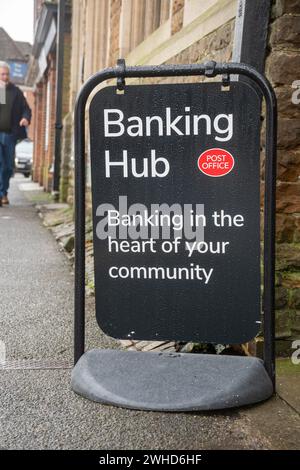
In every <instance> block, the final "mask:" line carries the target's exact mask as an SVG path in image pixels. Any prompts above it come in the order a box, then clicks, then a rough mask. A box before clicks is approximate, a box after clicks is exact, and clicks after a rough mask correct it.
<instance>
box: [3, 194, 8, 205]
mask: <svg viewBox="0 0 300 470" xmlns="http://www.w3.org/2000/svg"><path fill="white" fill-rule="evenodd" d="M2 204H9V200H8V197H7V196H2Z"/></svg>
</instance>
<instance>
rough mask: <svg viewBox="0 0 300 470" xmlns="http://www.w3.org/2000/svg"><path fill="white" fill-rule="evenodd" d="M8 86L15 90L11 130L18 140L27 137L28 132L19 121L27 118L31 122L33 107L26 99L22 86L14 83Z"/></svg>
mask: <svg viewBox="0 0 300 470" xmlns="http://www.w3.org/2000/svg"><path fill="white" fill-rule="evenodd" d="M7 87H9V88H10V90H12V92H13V99H12V110H11V132H12V134H13V135H14V136H15V138H16V140H22V139H26V137H27V133H26V128H25V127H24V126H20V125H19V122H20V121H21V119H23V118H25V119H27V120H28V122H29V123H30V120H31V109H30V108H29V106H28V103H27V101H26V99H25V96H24V95H23V93H22V91H21V90H20V88H18V87H17V86H16V85H14V84H13V83H9V84H8V85H7Z"/></svg>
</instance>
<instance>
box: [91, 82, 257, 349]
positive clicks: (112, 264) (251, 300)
mask: <svg viewBox="0 0 300 470" xmlns="http://www.w3.org/2000/svg"><path fill="white" fill-rule="evenodd" d="M90 134H91V171H92V198H93V201H92V202H93V224H94V256H95V290H96V314H97V320H98V323H99V325H100V327H101V328H102V330H103V331H104V332H105V333H107V334H108V335H110V336H113V337H117V338H123V339H124V338H126V339H144V340H155V339H157V340H172V339H174V340H182V341H188V340H194V341H203V342H216V343H239V342H244V341H247V340H249V339H251V338H253V337H254V336H255V335H256V333H257V332H258V330H259V326H260V197H259V196H260V194H259V181H260V177H259V166H260V165H259V147H260V144H259V143H260V99H259V97H258V95H257V94H256V92H255V90H254V89H253V88H251V86H249V85H248V84H246V83H232V84H231V86H230V90H228V91H222V90H221V84H220V83H207V84H206V83H205V84H203V83H201V84H176V85H155V86H153V85H142V86H140V85H139V86H126V87H125V91H124V94H117V93H116V88H115V87H108V88H105V89H103V90H101V91H99V92H98V93H97V94H96V95H95V97H94V98H93V100H92V103H91V106H90Z"/></svg>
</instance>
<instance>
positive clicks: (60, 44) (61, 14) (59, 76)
mask: <svg viewBox="0 0 300 470" xmlns="http://www.w3.org/2000/svg"><path fill="white" fill-rule="evenodd" d="M64 29H65V0H59V3H58V30H57V41H56V44H57V46H56V118H55V148H54V173H53V186H52V188H53V192H52V194H53V195H54V198H55V200H58V198H59V182H60V163H61V134H62V128H63V125H62V94H63V68H64Z"/></svg>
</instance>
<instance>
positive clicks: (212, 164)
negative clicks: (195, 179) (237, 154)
mask: <svg viewBox="0 0 300 470" xmlns="http://www.w3.org/2000/svg"><path fill="white" fill-rule="evenodd" d="M233 167H234V158H233V156H232V155H231V153H229V152H227V150H223V149H219V148H214V149H209V150H205V152H203V153H201V155H200V157H199V158H198V168H199V170H200V171H202V173H204V174H205V175H207V176H213V177H219V176H225V175H227V174H228V173H230V172H231V170H232V169H233Z"/></svg>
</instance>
